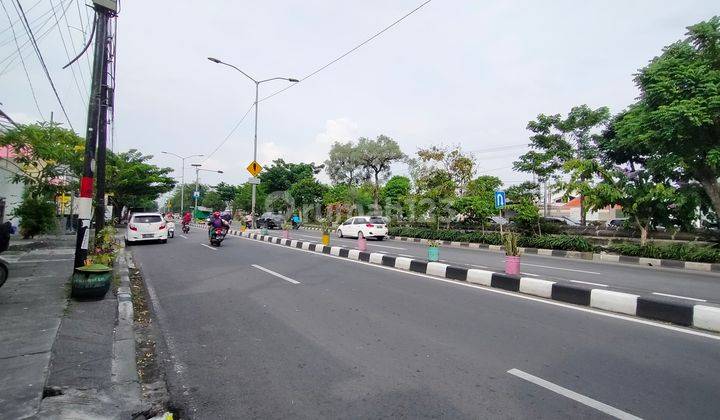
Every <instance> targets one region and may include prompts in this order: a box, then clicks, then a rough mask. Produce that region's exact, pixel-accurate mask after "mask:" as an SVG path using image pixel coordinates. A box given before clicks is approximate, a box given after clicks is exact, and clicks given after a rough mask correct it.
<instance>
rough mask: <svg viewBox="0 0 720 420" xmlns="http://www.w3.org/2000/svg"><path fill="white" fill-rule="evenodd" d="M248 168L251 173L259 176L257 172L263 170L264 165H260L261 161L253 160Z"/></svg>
mask: <svg viewBox="0 0 720 420" xmlns="http://www.w3.org/2000/svg"><path fill="white" fill-rule="evenodd" d="M247 170H248V172H250V175H252V176H257V174H259V173H260V171H262V166H260V164H259V163H257V162H256V161H254V160H253V161H252V162H250V164H249V165H248V167H247Z"/></svg>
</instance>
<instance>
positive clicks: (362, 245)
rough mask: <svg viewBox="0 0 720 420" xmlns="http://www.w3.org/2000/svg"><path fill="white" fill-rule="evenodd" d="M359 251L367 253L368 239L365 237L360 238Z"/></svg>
mask: <svg viewBox="0 0 720 420" xmlns="http://www.w3.org/2000/svg"><path fill="white" fill-rule="evenodd" d="M358 249H359V250H360V251H367V239H365V237H364V236H361V237H359V238H358Z"/></svg>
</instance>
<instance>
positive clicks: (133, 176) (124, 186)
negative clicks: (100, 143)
mask: <svg viewBox="0 0 720 420" xmlns="http://www.w3.org/2000/svg"><path fill="white" fill-rule="evenodd" d="M150 159H152V156H151V155H143V154H142V153H140V152H139V151H137V150H135V149H130V150H129V151H127V152H121V153H112V152H110V151H108V154H107V164H106V183H105V191H107V193H108V195H109V196H110V201H111V202H112V203H113V205H114V213H115V214H116V215H119V214H120V211H121V210H122V208H123V207H128V208H132V207H147V206H148V202H154V201H155V200H157V199H158V197H160V195H161V194H164V193H166V192H169V191H172V189H173V188H174V187H175V180H174V179H173V178H172V177H170V176H169V175H168V174H169V173H171V172H172V169H171V168H160V167H157V166H155V165H153V164H151V163H148V161H149V160H150Z"/></svg>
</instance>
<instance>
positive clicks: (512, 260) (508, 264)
mask: <svg viewBox="0 0 720 420" xmlns="http://www.w3.org/2000/svg"><path fill="white" fill-rule="evenodd" d="M505 274H514V275H518V274H520V257H519V256H511V255H508V256H506V257H505Z"/></svg>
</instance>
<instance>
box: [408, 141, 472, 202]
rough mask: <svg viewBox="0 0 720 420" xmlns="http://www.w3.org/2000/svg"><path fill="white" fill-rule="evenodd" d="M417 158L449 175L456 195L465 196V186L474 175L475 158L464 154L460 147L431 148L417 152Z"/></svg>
mask: <svg viewBox="0 0 720 420" xmlns="http://www.w3.org/2000/svg"><path fill="white" fill-rule="evenodd" d="M417 154H418V157H419V158H420V159H421V160H422V161H423V162H425V163H426V164H432V165H433V166H435V167H436V168H442V169H444V170H445V171H447V173H448V174H450V177H451V178H452V180H453V182H454V183H455V185H456V188H457V190H458V195H460V196H462V195H465V191H466V189H467V185H468V183H469V182H470V180H471V179H472V177H473V176H474V175H475V157H474V156H473V155H472V154H470V153H464V152H463V151H462V148H461V147H460V146H453V147H445V146H442V145H440V146H431V147H429V148H427V149H420V150H418V153H417Z"/></svg>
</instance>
